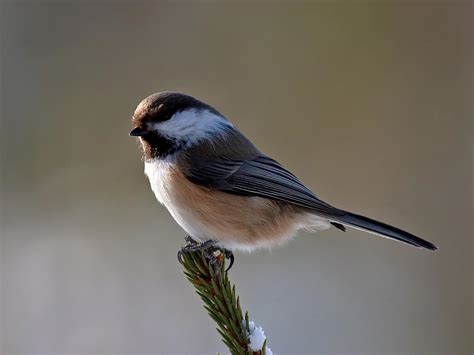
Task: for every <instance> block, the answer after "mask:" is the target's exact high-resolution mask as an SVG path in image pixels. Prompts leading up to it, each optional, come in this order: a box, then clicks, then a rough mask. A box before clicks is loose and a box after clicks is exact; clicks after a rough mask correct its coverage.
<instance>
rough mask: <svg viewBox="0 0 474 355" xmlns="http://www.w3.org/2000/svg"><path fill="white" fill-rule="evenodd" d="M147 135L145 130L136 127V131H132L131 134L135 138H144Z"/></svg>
mask: <svg viewBox="0 0 474 355" xmlns="http://www.w3.org/2000/svg"><path fill="white" fill-rule="evenodd" d="M146 133H147V131H146V130H144V129H143V128H140V127H136V128H134V129H132V131H131V132H130V133H129V135H131V136H133V137H140V136H144V135H145V134H146Z"/></svg>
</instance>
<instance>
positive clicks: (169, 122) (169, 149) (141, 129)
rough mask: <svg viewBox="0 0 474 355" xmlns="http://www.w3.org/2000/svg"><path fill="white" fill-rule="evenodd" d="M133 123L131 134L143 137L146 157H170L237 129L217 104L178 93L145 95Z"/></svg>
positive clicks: (142, 143) (141, 139)
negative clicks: (215, 105) (212, 105)
mask: <svg viewBox="0 0 474 355" xmlns="http://www.w3.org/2000/svg"><path fill="white" fill-rule="evenodd" d="M132 123H133V126H134V128H133V130H132V131H131V132H130V135H131V136H135V137H139V139H140V142H141V145H142V148H143V152H144V155H145V159H146V160H153V159H159V158H165V157H168V156H169V155H171V154H174V153H176V152H178V151H180V150H181V149H184V148H188V147H190V146H192V145H194V144H197V143H199V142H201V141H203V140H209V139H213V138H214V137H217V136H220V135H221V134H223V133H225V132H226V131H227V130H229V129H232V128H233V126H232V124H231V123H230V122H229V121H228V120H227V119H226V118H225V117H224V116H222V115H221V114H220V113H219V112H218V111H217V110H216V109H214V108H213V107H211V106H209V105H207V104H205V103H204V102H202V101H199V100H197V99H195V98H194V97H192V96H189V95H185V94H180V93H177V92H160V93H156V94H153V95H150V96H148V97H147V98H145V99H144V100H143V101H142V102H140V104H138V106H137V108H136V110H135V112H134V114H133V117H132Z"/></svg>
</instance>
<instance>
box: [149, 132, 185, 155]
mask: <svg viewBox="0 0 474 355" xmlns="http://www.w3.org/2000/svg"><path fill="white" fill-rule="evenodd" d="M141 139H142V147H143V154H144V156H145V160H149V159H156V158H161V159H163V158H166V157H167V156H168V155H170V154H173V153H175V152H177V151H178V150H179V149H180V148H181V147H182V146H183V143H182V142H180V141H178V140H177V139H174V138H169V137H165V136H164V135H162V134H160V133H158V132H149V133H147V134H146V135H144V136H142V137H141Z"/></svg>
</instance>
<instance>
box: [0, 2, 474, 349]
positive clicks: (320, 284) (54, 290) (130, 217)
mask: <svg viewBox="0 0 474 355" xmlns="http://www.w3.org/2000/svg"><path fill="white" fill-rule="evenodd" d="M1 10H2V14H1V61H2V63H1V75H2V78H1V85H2V87H1V101H2V114H1V135H2V136H1V143H0V144H1V154H2V155H1V159H2V160H1V169H2V170H1V178H2V181H1V194H2V195H1V208H2V211H1V217H2V224H1V312H2V314H1V321H2V331H1V335H2V337H1V351H0V352H2V353H4V354H16V353H22V354H34V353H36V354H37V353H43V354H45V353H48V354H66V353H67V354H78V353H89V354H99V353H100V354H112V353H123V354H143V353H154V354H166V353H169V354H178V353H187V354H215V353H216V352H217V351H220V352H225V351H226V349H225V347H224V346H223V344H221V342H220V340H219V337H218V334H217V332H216V330H215V326H214V324H213V321H212V320H211V319H210V318H209V317H208V316H207V315H206V313H205V311H204V310H203V309H202V306H201V301H200V300H199V298H198V297H197V295H196V294H194V291H193V289H192V288H191V286H190V284H188V282H187V281H186V280H185V278H184V277H183V275H182V272H181V267H180V265H179V264H178V262H177V260H176V251H177V250H178V248H179V247H180V246H181V245H182V244H183V232H182V231H181V230H180V228H179V227H178V226H177V225H176V223H175V222H174V221H173V220H172V218H171V217H170V215H169V214H168V213H167V212H166V210H165V209H164V208H163V207H161V206H160V205H158V203H157V202H156V201H155V198H154V197H153V195H152V193H151V191H150V188H149V185H148V182H147V180H146V178H145V176H144V175H143V166H142V162H141V160H140V158H141V157H140V151H139V147H138V145H137V142H136V141H135V140H134V139H132V138H130V137H129V136H128V132H129V130H130V129H131V124H130V117H131V114H132V112H133V110H134V109H135V106H136V105H137V104H138V102H139V101H140V100H141V99H142V98H144V97H145V96H147V95H149V94H151V93H153V92H157V91H163V90H175V91H181V92H185V93H188V94H191V95H194V96H196V97H198V98H200V99H202V100H204V101H206V102H208V103H210V104H211V105H213V106H215V107H216V108H217V109H219V110H220V111H221V112H222V113H224V114H225V115H226V116H227V117H228V118H230V119H231V120H232V121H233V122H234V123H235V124H236V125H237V126H238V127H239V128H240V129H241V130H242V131H243V132H244V133H245V134H246V135H247V136H249V137H250V138H251V139H252V140H254V141H255V142H256V143H257V144H258V145H259V147H260V148H261V149H262V150H263V151H264V152H266V153H267V154H269V155H271V156H273V157H275V158H276V159H277V160H279V161H280V162H281V163H283V164H284V165H285V166H287V167H288V168H289V169H290V170H292V171H293V172H294V173H295V174H296V175H298V176H299V177H300V178H301V179H302V180H303V181H304V182H305V183H306V184H307V185H308V187H310V188H311V189H313V190H314V191H315V192H316V193H317V194H318V196H320V197H321V198H322V199H324V200H327V201H328V202H330V203H332V204H334V205H336V206H339V207H341V208H345V209H349V210H351V211H354V212H357V213H361V214H365V215H368V216H371V217H373V218H377V219H380V220H383V221H387V222H390V223H391V224H394V225H396V226H399V227H401V228H404V229H407V230H409V231H411V232H413V233H415V234H418V235H420V236H422V237H424V238H426V239H428V240H430V241H432V242H434V243H436V244H437V245H438V246H439V247H440V250H439V252H437V253H430V252H425V251H421V250H417V249H415V248H410V247H407V246H405V245H402V244H399V243H394V242H390V241H387V240H384V239H381V238H374V237H372V236H370V235H367V234H364V233H362V232H358V231H354V230H350V231H347V232H346V233H341V232H340V231H338V230H335V229H333V230H330V231H325V232H321V233H319V234H317V235H310V234H305V233H300V235H299V236H298V238H296V239H295V240H294V241H293V242H291V243H289V244H288V245H286V246H285V247H284V248H278V249H274V250H272V251H269V252H265V251H263V252H258V253H254V254H238V255H237V256H236V265H235V266H234V268H233V269H232V271H231V273H230V275H231V278H232V279H233V281H235V282H236V283H237V287H238V291H239V292H240V295H241V298H242V301H243V302H242V303H243V307H244V308H247V309H248V310H249V311H250V315H251V317H252V318H253V319H254V320H255V322H256V323H257V324H259V325H262V326H263V327H264V329H265V332H266V334H267V335H268V340H269V346H270V347H271V348H272V350H273V351H274V353H276V354H290V353H291V354H294V353H312V354H336V353H338V354H341V353H347V354H357V353H360V354H421V353H423V354H433V353H439V354H471V353H472V352H473V351H474V347H473V339H474V332H473V323H472V322H473V281H474V280H473V270H474V265H473V259H474V255H473V252H474V249H473V226H472V218H473V215H474V214H473V107H472V100H473V94H474V92H473V43H474V41H473V28H472V24H473V4H472V3H471V2H466V3H461V2H448V1H446V2H444V3H443V2H437V3H430V2H421V3H414V2H408V1H403V2H384V3H378V4H376V3H363V2H350V1H346V2H337V3H325V2H314V3H298V4H290V2H287V3H285V2H281V3H278V4H277V3H275V4H271V3H269V2H261V3H251V2H246V3H241V4H238V3H226V4H218V3H205V2H203V3H196V2H190V3H179V4H176V5H174V4H171V3H167V2H152V1H148V2H147V1H139V2H131V1H130V2H112V1H79V2H72V1H71V2H69V1H57V2H41V3H39V2H21V1H15V2H14V1H7V2H5V1H3V2H2V3H1Z"/></svg>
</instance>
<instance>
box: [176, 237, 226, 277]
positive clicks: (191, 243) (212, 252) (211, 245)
mask: <svg viewBox="0 0 474 355" xmlns="http://www.w3.org/2000/svg"><path fill="white" fill-rule="evenodd" d="M184 240H185V241H186V245H185V246H184V247H182V248H181V249H180V250H179V251H178V261H179V262H180V263H181V264H182V263H183V255H184V254H185V253H190V252H196V251H202V252H203V254H204V257H205V258H206V259H207V260H208V261H209V264H211V266H212V268H213V269H214V270H215V271H216V274H219V273H220V271H221V269H222V265H223V260H222V258H225V259H229V261H230V264H229V266H228V267H227V269H226V271H229V270H230V268H231V267H232V265H234V254H233V253H232V252H231V251H230V250H228V249H225V248H222V247H220V246H218V245H217V243H218V242H217V241H215V240H212V239H211V240H206V241H205V242H201V243H199V242H196V241H195V240H194V239H193V238H191V237H190V236H189V235H187V236H186V237H185V238H184Z"/></svg>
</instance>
